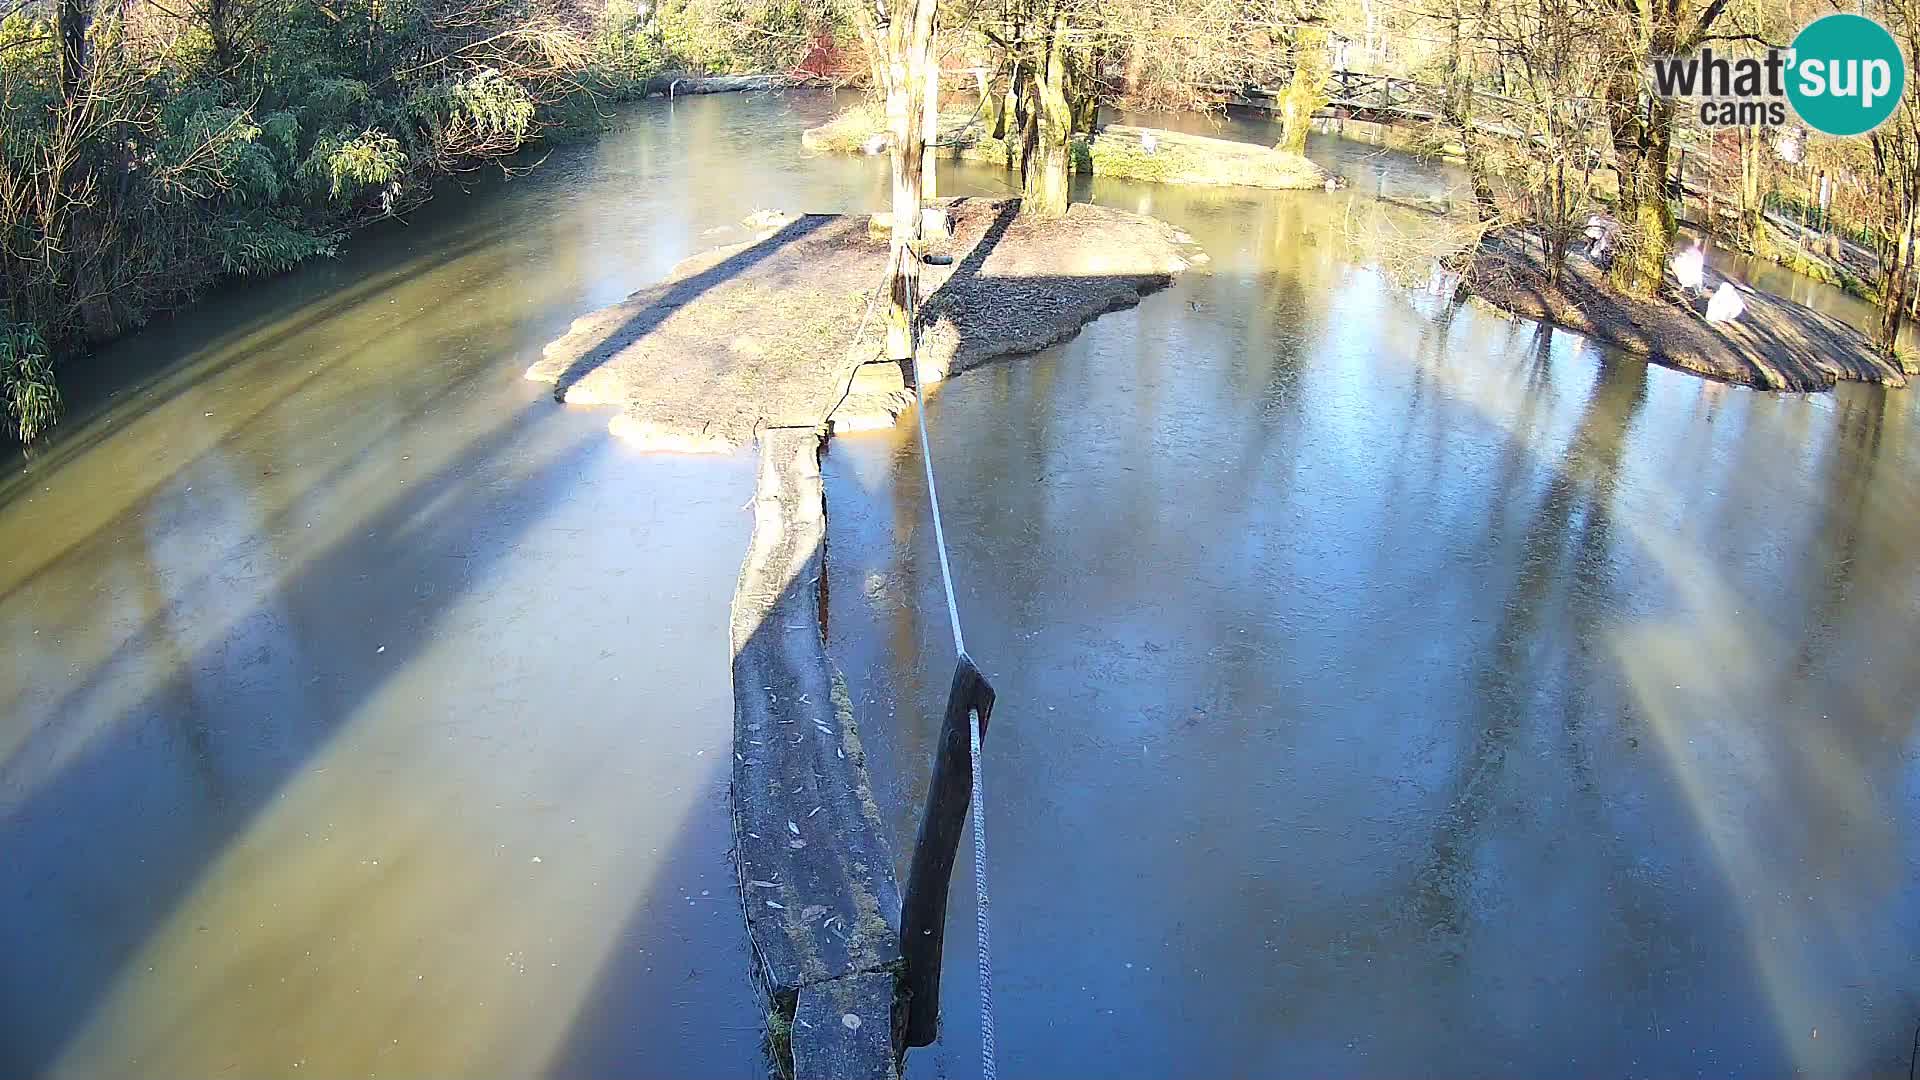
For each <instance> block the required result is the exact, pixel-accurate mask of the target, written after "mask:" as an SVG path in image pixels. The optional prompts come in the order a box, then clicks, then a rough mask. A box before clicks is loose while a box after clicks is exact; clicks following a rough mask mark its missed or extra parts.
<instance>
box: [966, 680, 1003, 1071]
mask: <svg viewBox="0 0 1920 1080" xmlns="http://www.w3.org/2000/svg"><path fill="white" fill-rule="evenodd" d="M967 727H968V729H969V731H970V733H971V735H972V737H973V929H974V936H975V938H976V940H977V942H978V945H979V950H980V1075H981V1076H982V1077H984V1078H985V1080H994V1075H995V1072H996V1069H995V1065H994V1045H993V953H992V950H991V948H990V947H989V946H990V943H991V940H992V938H991V935H990V934H989V933H988V931H987V813H986V811H987V803H986V795H987V793H986V788H985V786H984V785H983V784H982V783H981V780H980V714H979V713H977V712H975V711H974V710H972V709H968V710H967Z"/></svg>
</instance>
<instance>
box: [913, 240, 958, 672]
mask: <svg viewBox="0 0 1920 1080" xmlns="http://www.w3.org/2000/svg"><path fill="white" fill-rule="evenodd" d="M903 254H904V255H905V256H906V257H907V258H919V256H918V255H915V254H913V253H912V252H911V251H908V252H904V253H903ZM914 281H915V287H914V290H913V291H912V292H911V293H910V294H909V295H908V299H907V342H908V345H907V351H908V352H909V353H910V354H911V355H912V357H913V415H914V418H915V419H916V420H918V421H919V423H920V464H922V465H924V466H926V469H927V502H928V503H930V504H931V505H932V506H933V543H934V548H935V550H937V551H939V552H940V581H941V582H942V583H943V584H944V585H946V587H947V621H948V623H949V624H950V625H951V626H952V627H953V651H954V652H955V653H956V654H958V655H960V656H965V655H967V639H966V637H965V636H964V635H962V634H961V633H960V603H959V601H957V600H955V599H954V597H953V567H952V566H950V565H948V563H947V530H946V528H945V527H944V526H943V525H942V524H941V522H940V492H939V490H938V489H937V488H936V487H935V486H934V483H933V446H932V444H930V443H929V442H928V441H927V400H926V398H924V397H922V396H921V394H920V387H921V386H922V385H923V384H924V383H925V382H926V379H925V378H923V377H922V373H921V370H920V332H919V331H920V297H919V295H918V292H919V275H917V274H916V275H914Z"/></svg>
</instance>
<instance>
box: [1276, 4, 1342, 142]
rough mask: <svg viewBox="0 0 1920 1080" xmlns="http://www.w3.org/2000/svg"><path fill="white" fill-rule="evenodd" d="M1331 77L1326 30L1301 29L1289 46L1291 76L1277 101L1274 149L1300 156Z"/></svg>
mask: <svg viewBox="0 0 1920 1080" xmlns="http://www.w3.org/2000/svg"><path fill="white" fill-rule="evenodd" d="M1332 74H1333V53H1332V51H1331V50H1330V49H1329V48H1328V41H1327V31H1326V28H1325V27H1320V26H1302V27H1300V29H1299V31H1298V32H1297V34H1296V35H1295V38H1294V46H1293V77H1292V78H1290V79H1288V80H1287V92H1286V94H1285V95H1283V96H1282V97H1281V99H1280V144H1279V146H1278V147H1276V149H1280V150H1286V151H1289V152H1291V153H1295V154H1298V153H1302V152H1304V151H1305V150H1306V148H1307V132H1308V131H1309V130H1310V129H1311V128H1312V125H1313V114H1314V113H1316V112H1318V111H1319V110H1320V108H1321V107H1322V106H1324V105H1325V104H1326V103H1327V78H1328V77H1329V76H1330V75H1332Z"/></svg>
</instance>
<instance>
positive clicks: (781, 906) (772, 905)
mask: <svg viewBox="0 0 1920 1080" xmlns="http://www.w3.org/2000/svg"><path fill="white" fill-rule="evenodd" d="M767 906H768V907H770V908H772V909H773V910H775V911H785V910H787V905H785V904H782V903H780V902H779V901H778V900H769V901H767Z"/></svg>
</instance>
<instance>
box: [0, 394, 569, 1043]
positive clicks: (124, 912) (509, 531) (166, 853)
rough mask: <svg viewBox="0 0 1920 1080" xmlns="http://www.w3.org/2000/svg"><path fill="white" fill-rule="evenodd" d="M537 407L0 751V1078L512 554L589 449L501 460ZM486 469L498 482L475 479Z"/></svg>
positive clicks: (526, 431) (93, 990) (89, 997)
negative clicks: (162, 656) (30, 740)
mask: <svg viewBox="0 0 1920 1080" xmlns="http://www.w3.org/2000/svg"><path fill="white" fill-rule="evenodd" d="M548 408H549V407H548V406H546V405H545V404H544V403H537V404H535V405H531V406H529V407H528V409H527V410H523V413H522V414H520V415H515V416H512V417H508V418H505V419H504V420H503V421H502V422H500V423H499V424H497V425H495V426H494V427H493V428H492V429H491V430H490V431H489V432H487V433H486V434H484V435H482V436H480V437H478V438H477V439H475V440H474V441H473V443H472V444H471V445H469V446H467V447H466V448H465V449H464V451H462V452H461V453H459V454H457V455H456V456H455V457H454V459H453V460H452V461H450V462H449V463H448V464H447V465H445V466H444V467H442V468H441V469H440V470H439V471H438V472H436V473H435V474H433V475H431V476H429V477H424V478H422V479H421V480H420V481H419V482H417V483H414V484H410V485H408V486H407V487H405V488H400V489H398V490H399V491H400V492H401V494H399V495H397V496H396V497H395V498H394V499H392V500H391V501H390V502H388V503H386V504H385V505H383V506H380V507H377V508H375V509H373V510H372V511H371V512H370V513H369V515H368V516H367V517H366V518H365V520H362V521H358V522H355V523H353V525H352V526H351V527H348V528H345V529H343V530H342V533H341V536H340V538H339V539H338V540H336V541H333V542H332V543H331V544H329V545H328V546H326V547H325V548H323V549H321V550H320V551H318V552H317V553H315V554H314V555H313V556H312V557H310V558H309V559H307V560H306V561H304V562H303V563H301V564H299V565H297V566H296V567H295V568H293V569H292V570H291V571H290V572H289V573H287V574H286V575H285V576H284V577H281V578H279V579H278V580H277V581H276V582H275V583H274V584H273V585H272V586H271V587H269V588H268V589H267V590H266V591H265V593H264V595H263V596H261V597H260V598H259V599H258V600H257V601H256V602H253V603H250V604H246V605H245V606H244V607H242V608H241V609H240V610H239V611H237V612H236V613H235V614H233V615H232V617H231V618H230V619H228V620H227V621H226V622H225V623H224V625H223V626H222V628H221V629H220V630H219V631H218V632H216V633H214V634H213V635H212V636H211V640H209V641H208V642H207V644H205V645H204V646H202V647H200V648H198V649H196V650H194V651H192V652H191V654H190V655H181V656H176V657H173V658H172V661H173V662H170V663H167V664H166V666H165V668H164V669H163V671H162V673H160V674H159V675H157V676H156V678H157V680H158V681H157V682H156V683H154V684H153V685H150V686H148V687H146V688H145V690H144V692H141V693H139V694H138V696H137V698H136V699H135V700H133V701H132V702H131V703H130V704H127V705H125V706H124V707H117V706H112V707H114V709H115V712H114V715H112V716H111V717H109V718H107V719H106V720H105V721H104V722H103V723H102V724H101V725H100V726H99V730H98V731H97V732H96V733H95V734H94V735H93V737H92V739H91V741H89V742H86V743H85V744H83V745H81V746H80V747H78V748H77V749H76V750H74V751H73V752H72V754H71V756H69V757H66V758H65V759H64V760H60V761H58V762H56V763H52V766H51V771H50V772H49V773H48V774H47V775H44V776H36V775H33V771H34V770H35V769H36V768H37V767H41V766H45V765H47V764H48V761H47V760H45V758H44V756H43V755H25V756H19V755H17V756H15V757H14V758H13V759H12V760H9V761H7V762H5V763H4V764H0V792H4V793H5V794H6V796H7V799H8V801H7V804H6V810H5V816H4V818H0V851H4V852H6V853H7V855H6V858H7V864H8V874H7V875H6V877H5V885H4V886H0V943H4V947H5V949H6V952H7V954H8V957H9V960H8V963H7V966H6V970H5V973H4V975H0V1008H3V1009H4V1012H5V1014H6V1015H7V1017H8V1020H7V1029H8V1030H7V1032H6V1035H5V1039H4V1040H0V1074H5V1075H8V1076H22V1077H30V1076H36V1075H39V1074H41V1073H43V1072H45V1071H47V1070H48V1069H49V1068H50V1067H51V1066H52V1065H53V1064H54V1063H55V1062H57V1061H58V1060H59V1059H60V1056H61V1054H62V1052H63V1050H64V1049H65V1048H66V1047H67V1046H68V1045H69V1044H70V1042H71V1040H72V1039H73V1038H74V1037H75V1036H76V1035H77V1034H78V1033H79V1032H80V1031H81V1030H82V1029H83V1028H84V1027H85V1026H86V1025H87V1023H88V1021H89V1019H90V1018H91V1017H92V1016H93V1015H94V1014H95V1013H96V1011H97V1009H98V1008H99V1007H100V1005H101V1004H102V1002H103V1001H104V1000H105V999H106V997H107V996H108V995H109V994H110V993H111V992H112V991H113V989H114V988H115V986H116V984H117V983H118V982H119V981H120V979H121V978H122V977H123V975H124V974H125V969H126V965H127V964H128V963H129V962H130V961H131V960H132V958H133V957H135V956H136V955H138V954H139V952H140V950H141V949H142V947H143V945H144V944H145V943H147V942H148V941H149V940H150V939H151V938H152V936H153V935H154V934H155V932H156V931H157V930H159V929H160V928H161V927H162V926H163V925H164V924H165V923H166V921H167V920H168V919H169V918H170V917H171V916H172V915H173V914H174V912H175V911H176V910H177V909H178V907H179V905H180V904H181V903H182V902H183V901H184V900H185V899H186V898H187V897H189V896H190V895H191V894H192V892H193V890H194V889H195V888H196V886H197V885H198V883H199V882H200V881H201V880H202V878H203V875H204V874H205V873H206V872H207V871H208V870H209V869H210V867H211V866H212V865H213V864H214V862H215V861H216V860H218V859H219V858H220V856H221V855H222V853H223V852H224V851H226V850H227V849H228V848H229V846H230V845H231V844H232V843H233V842H234V841H235V840H236V839H237V838H239V837H240V836H241V835H242V834H244V833H245V831H246V830H247V829H248V828H249V827H250V825H251V824H252V822H253V821H254V819H255V818H256V817H257V816H258V815H259V814H260V813H261V812H262V811H263V810H264V809H265V808H266V807H267V806H268V805H269V804H270V803H271V802H272V801H273V800H275V799H276V797H278V796H279V795H280V794H281V793H282V792H283V790H284V788H285V787H286V785H287V784H288V782H289V781H290V780H291V779H292V778H293V777H295V776H296V775H297V774H299V773H301V772H302V771H303V770H304V769H305V768H306V767H307V766H308V764H309V763H310V762H311V761H312V760H313V759H314V757H315V756H316V755H318V754H319V753H321V752H322V751H323V749H324V748H326V747H327V746H328V745H329V744H330V743H331V742H332V741H333V740H334V739H335V737H336V736H337V735H338V734H340V732H341V730H342V728H343V725H344V722H345V721H346V720H347V719H348V718H349V717H352V716H354V715H355V713H356V711H357V710H359V709H360V708H361V707H362V706H364V705H366V704H367V703H368V702H369V701H370V700H372V699H373V698H374V697H375V696H376V695H378V694H379V693H380V692H381V690H382V688H383V687H385V686H386V685H387V684H388V683H389V682H390V681H391V680H392V679H393V678H394V677H395V676H396V675H397V674H398V673H400V672H401V671H403V670H405V669H406V668H407V666H408V665H409V664H410V662H412V661H413V660H415V659H416V658H417V657H418V656H419V655H421V654H422V653H423V652H424V651H425V649H426V648H427V647H428V646H430V645H432V644H434V643H435V641H436V635H437V627H438V625H439V624H440V623H441V622H442V620H443V618H444V616H446V615H447V613H448V612H449V610H450V609H451V608H452V607H453V606H454V605H455V604H456V603H458V602H459V601H460V600H461V598H462V597H463V596H464V595H466V594H467V593H468V592H469V591H471V590H473V589H475V588H478V587H480V586H481V585H482V583H484V582H485V581H486V580H487V578H488V576H489V572H490V571H491V570H492V568H494V567H495V566H496V565H497V564H500V563H502V562H503V561H504V560H506V559H508V558H510V557H511V556H512V555H513V553H514V550H515V547H516V544H517V543H518V541H519V539H520V538H521V536H522V535H523V534H524V533H525V532H526V530H528V528H529V527H531V526H532V525H533V524H534V523H536V522H537V521H538V520H539V519H540V518H541V517H542V515H543V514H544V512H545V511H546V509H547V507H548V506H549V504H550V503H551V502H552V501H553V500H554V499H555V497H556V496H557V495H558V494H559V493H560V492H563V491H565V490H566V488H567V480H568V478H569V477H570V476H572V475H574V474H575V473H577V472H578V471H579V470H580V469H581V468H582V466H583V464H584V463H585V462H586V461H587V460H589V459H590V458H591V457H592V456H593V455H594V454H595V453H597V452H599V450H600V448H601V447H602V446H603V445H604V444H603V443H602V441H601V436H600V435H599V433H598V432H583V433H582V436H581V437H580V438H577V439H569V440H567V441H566V442H565V443H564V444H563V445H561V446H560V447H559V448H558V449H557V450H556V451H555V452H554V453H552V455H551V456H548V457H545V458H544V459H543V460H539V461H538V462H537V463H536V464H534V465H533V466H532V467H531V469H530V470H527V471H525V472H524V473H521V472H520V471H519V470H514V469H508V468H507V466H509V465H510V464H519V463H520V462H523V461H525V459H526V456H527V455H526V453H525V450H524V447H525V446H526V445H527V444H528V443H529V442H531V441H532V433H533V432H534V431H536V430H538V423H539V419H538V418H539V414H540V413H544V412H545V411H546V410H547V409H548ZM527 413H532V414H533V415H531V416H529V415H526V414H527ZM546 415H548V416H551V415H552V414H551V413H547V414H546ZM490 470H498V471H506V472H507V473H508V474H509V475H513V476H514V477H515V478H514V480H513V481H512V483H511V484H510V485H501V484H495V485H487V484H484V483H477V482H476V477H479V476H483V475H484V474H486V473H488V472H489V471H490ZM400 583H409V584H412V585H415V586H416V587H414V588H398V587H396V586H398V585H399V584H400ZM427 586H430V587H427ZM175 614H176V613H175V612H173V611H171V610H169V609H166V608H164V607H163V609H162V610H160V611H158V612H155V613H153V614H150V615H149V616H148V617H147V622H146V624H145V625H144V626H143V627H141V628H140V629H138V630H136V631H135V634H134V636H135V637H146V638H149V639H154V640H158V639H167V638H170V633H171V632H170V631H169V629H168V628H167V626H166V625H165V624H166V622H167V620H168V619H169V618H170V617H172V616H173V615H175ZM222 615H224V612H223V613H222ZM376 646H379V649H378V650H376ZM129 677H132V678H137V674H132V673H129V672H126V671H123V670H120V666H119V662H118V660H117V659H116V658H115V657H109V658H108V660H106V661H103V662H102V664H101V665H100V668H99V669H98V670H95V671H93V672H90V673H85V674H82V675H81V676H80V677H79V678H77V679H76V680H75V682H74V683H73V684H72V686H71V688H70V689H69V690H68V692H67V693H66V694H65V695H64V696H63V697H62V699H61V700H60V701H59V702H57V703H55V704H53V705H52V706H51V707H50V708H49V709H48V710H47V716H48V717H49V718H50V720H49V722H50V723H52V724H67V723H69V722H77V721H79V720H80V718H82V717H84V716H85V714H86V712H87V710H88V709H89V708H90V707H98V706H106V705H107V704H108V703H109V702H110V701H111V699H112V698H113V696H114V695H113V694H112V693H103V692H102V691H103V690H105V689H108V688H109V684H115V683H118V682H120V681H121V680H124V679H127V678H129Z"/></svg>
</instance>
